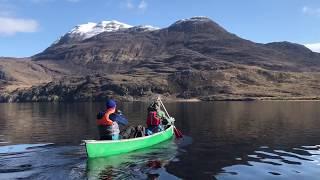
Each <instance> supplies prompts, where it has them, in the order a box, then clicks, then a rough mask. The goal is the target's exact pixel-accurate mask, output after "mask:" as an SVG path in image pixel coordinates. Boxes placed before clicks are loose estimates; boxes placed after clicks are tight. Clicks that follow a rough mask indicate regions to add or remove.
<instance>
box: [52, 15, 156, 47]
mask: <svg viewBox="0 0 320 180" xmlns="http://www.w3.org/2000/svg"><path fill="white" fill-rule="evenodd" d="M128 29H129V30H130V31H153V30H157V29H159V28H156V27H153V26H150V25H140V26H131V25H129V24H125V23H122V22H119V21H116V20H111V21H101V22H99V23H94V22H88V23H85V24H80V25H77V26H75V27H74V28H73V29H71V30H70V31H69V32H67V33H66V34H65V35H63V36H62V37H60V38H59V39H58V40H57V41H55V42H54V43H53V44H58V43H70V42H75V41H82V40H85V39H88V38H91V37H93V36H95V35H98V34H100V33H103V32H115V31H121V30H128Z"/></svg>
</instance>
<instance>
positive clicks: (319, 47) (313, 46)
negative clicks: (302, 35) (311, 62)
mask: <svg viewBox="0 0 320 180" xmlns="http://www.w3.org/2000/svg"><path fill="white" fill-rule="evenodd" d="M304 46H306V47H307V48H309V49H310V50H311V51H314V52H318V53H320V43H312V44H305V45H304Z"/></svg>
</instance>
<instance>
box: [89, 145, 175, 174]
mask: <svg viewBox="0 0 320 180" xmlns="http://www.w3.org/2000/svg"><path fill="white" fill-rule="evenodd" d="M177 153H178V146H177V144H176V142H175V141H173V140H169V141H166V142H163V143H161V144H158V145H156V146H153V147H152V148H148V149H143V150H139V151H135V152H132V153H129V154H123V155H117V156H111V157H106V158H94V159H88V161H87V171H88V174H87V175H88V176H87V177H88V179H108V178H116V179H156V178H161V179H168V178H169V179H178V178H177V177H175V176H174V175H172V174H169V173H168V172H167V171H166V166H167V165H168V164H169V163H170V162H172V161H173V162H174V161H177V159H176V155H177Z"/></svg>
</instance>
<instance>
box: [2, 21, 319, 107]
mask: <svg viewBox="0 0 320 180" xmlns="http://www.w3.org/2000/svg"><path fill="white" fill-rule="evenodd" d="M17 63H18V64H19V66H22V68H23V70H24V72H28V73H27V74H24V73H23V72H21V69H22V68H17V67H16V65H15V64H17ZM0 67H1V74H0V75H1V76H0V77H2V78H0V79H1V83H2V90H1V91H2V95H1V101H4V102H6V101H53V100H54V101H86V100H103V99H105V98H106V97H109V96H113V97H117V98H121V99H124V100H135V99H138V100H143V99H148V98H149V97H150V96H154V95H156V94H161V95H163V96H165V97H167V98H168V99H177V98H186V99H189V98H198V99H202V100H251V99H317V98H318V97H319V95H320V91H319V88H320V83H319V81H320V79H319V77H320V76H319V69H320V54H319V53H315V52H312V51H311V50H309V49H308V48H306V47H304V46H303V45H299V44H294V43H290V42H273V43H268V44H259V43H255V42H252V41H249V40H245V39H242V38H240V37H238V36H237V35H235V34H232V33H230V32H228V31H227V30H225V29H224V28H223V27H221V26H220V25H218V24H217V23H215V22H214V21H212V20H211V19H208V18H206V17H193V18H190V19H184V20H179V21H177V22H175V23H173V24H172V25H170V26H169V27H166V28H162V29H158V28H154V27H152V26H131V25H127V24H124V23H120V22H117V21H104V22H101V23H88V24H84V25H78V26H76V27H75V28H74V29H72V30H71V31H70V32H67V33H66V34H65V35H63V36H62V37H61V38H60V39H58V41H56V42H55V43H53V44H52V45H51V46H50V47H48V48H47V49H45V50H44V51H43V52H41V53H39V54H36V55H34V56H32V57H30V59H26V60H23V61H21V62H20V61H19V62H18V61H17V60H0ZM7 77H12V78H7ZM22 77H23V78H22ZM24 78H27V79H28V80H25V79H24ZM12 85H16V86H12ZM13 87H16V89H14V88H13Z"/></svg>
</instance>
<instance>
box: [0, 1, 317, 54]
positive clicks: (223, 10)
mask: <svg viewBox="0 0 320 180" xmlns="http://www.w3.org/2000/svg"><path fill="white" fill-rule="evenodd" d="M192 16H207V17H209V18H211V19H212V20H214V21H216V22H217V23H219V24H220V25H221V26H223V27H224V28H226V29H227V30H228V31H230V32H232V33H235V34H237V35H239V36H240V37H243V38H246V39H249V40H252V41H256V42H262V43H266V42H272V41H291V42H296V43H301V44H314V43H320V1H319V0H304V1H302V0H264V1H263V0H241V1H240V0H239V1H238V0H197V1H196V0H0V56H13V57H24V56H31V55H33V54H35V53H38V52H41V51H42V50H44V49H45V48H46V47H48V46H49V45H50V44H51V43H52V42H54V41H55V40H56V39H57V38H58V37H59V36H61V35H63V34H64V33H66V32H67V31H69V30H70V29H72V28H73V27H74V26H75V25H77V24H82V23H86V22H89V21H91V22H99V21H102V20H118V21H120V22H124V23H127V24H130V25H147V24H148V25H153V26H157V27H167V26H169V25H170V24H172V23H173V22H175V21H176V20H178V19H182V18H189V17H192ZM314 46H315V48H318V45H317V44H314ZM319 47H320V44H319Z"/></svg>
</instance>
